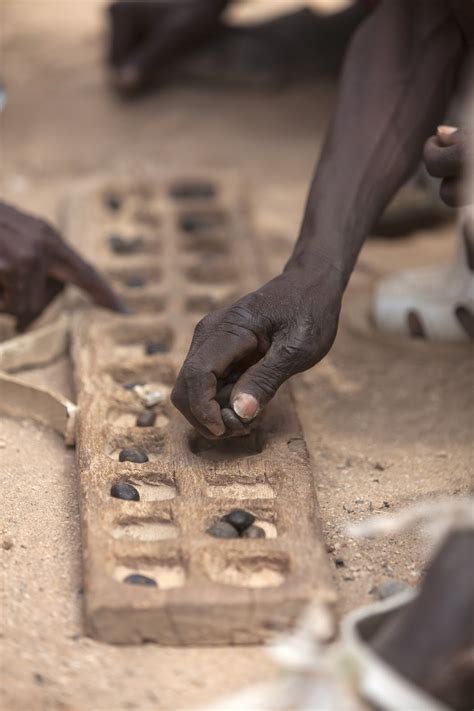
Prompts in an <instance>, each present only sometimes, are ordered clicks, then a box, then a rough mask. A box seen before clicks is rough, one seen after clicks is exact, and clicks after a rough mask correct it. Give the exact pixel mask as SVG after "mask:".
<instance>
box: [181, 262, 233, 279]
mask: <svg viewBox="0 0 474 711" xmlns="http://www.w3.org/2000/svg"><path fill="white" fill-rule="evenodd" d="M186 275H187V277H188V279H189V280H190V281H193V282H195V283H196V284H229V283H232V282H234V283H235V282H236V281H237V272H236V270H235V269H234V267H233V266H231V265H230V264H227V263H226V262H223V261H219V262H216V261H213V262H208V263H201V264H193V265H192V266H190V267H188V268H187V270H186Z"/></svg>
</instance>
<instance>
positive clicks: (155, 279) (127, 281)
mask: <svg viewBox="0 0 474 711" xmlns="http://www.w3.org/2000/svg"><path fill="white" fill-rule="evenodd" d="M108 273H109V276H110V279H111V281H112V284H113V285H114V286H115V287H117V288H118V289H120V290H124V291H125V292H126V293H131V294H133V293H136V292H137V291H138V290H140V289H145V288H152V287H154V286H157V284H159V283H160V281H161V270H160V269H159V267H157V266H150V264H147V262H146V261H143V260H142V261H141V262H140V263H137V264H135V265H134V266H123V267H121V268H120V269H118V268H109V269H108Z"/></svg>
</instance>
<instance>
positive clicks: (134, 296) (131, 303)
mask: <svg viewBox="0 0 474 711" xmlns="http://www.w3.org/2000/svg"><path fill="white" fill-rule="evenodd" d="M117 291H118V293H119V294H120V296H121V297H122V298H123V301H124V302H125V305H126V306H127V308H128V309H129V310H130V311H131V312H132V313H144V314H157V313H160V312H161V311H164V310H165V309H166V297H165V296H164V294H152V293H150V292H149V290H147V293H136V290H132V289H118V290H117Z"/></svg>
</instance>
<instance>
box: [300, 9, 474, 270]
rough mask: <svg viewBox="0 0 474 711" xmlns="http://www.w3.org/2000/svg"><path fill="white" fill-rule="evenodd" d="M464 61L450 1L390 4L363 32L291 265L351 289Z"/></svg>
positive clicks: (354, 45)
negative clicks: (325, 266) (318, 264)
mask: <svg viewBox="0 0 474 711" xmlns="http://www.w3.org/2000/svg"><path fill="white" fill-rule="evenodd" d="M461 55H462V40H461V35H460V31H459V28H458V27H457V25H456V22H455V20H454V18H453V17H452V14H451V11H450V9H449V3H448V2H446V0H419V1H418V2H416V3H413V2H411V1H410V0H386V1H385V2H382V3H381V4H380V6H379V7H378V9H376V10H375V11H374V12H373V13H372V15H371V16H370V17H369V18H368V19H367V20H366V21H365V22H364V23H363V24H362V26H361V27H360V29H359V30H358V31H357V32H356V34H355V36H354V38H353V41H352V44H351V46H350V48H349V52H348V55H347V58H346V62H345V66H344V71H343V75H342V80H341V89H340V95H339V100H338V103H337V109H336V112H335V115H334V118H333V121H332V123H331V127H330V130H329V134H328V137H327V139H326V142H325V144H324V148H323V151H322V154H321V158H320V161H319V164H318V168H317V171H316V175H315V178H314V180H313V184H312V186H311V190H310V193H309V198H308V203H307V207H306V212H305V216H304V221H303V225H302V228H301V234H300V238H299V240H298V242H297V245H296V248H295V250H294V254H293V256H292V259H291V260H290V265H291V264H295V263H298V262H299V261H301V260H303V261H306V260H308V259H309V260H310V261H318V259H320V258H322V259H324V260H326V261H329V262H330V263H331V264H332V265H333V266H335V267H337V268H338V269H340V270H341V271H342V272H343V275H344V279H345V280H347V279H348V278H349V276H350V274H351V272H352V269H353V267H354V263H355V261H356V258H357V255H358V253H359V250H360V248H361V246H362V244H363V242H364V240H365V238H366V236H367V234H368V233H369V231H370V229H371V228H372V227H373V225H374V223H375V221H376V219H377V218H378V217H379V216H380V214H381V212H382V211H383V209H384V207H385V206H386V204H387V203H388V201H389V200H390V198H391V197H392V195H393V194H394V192H395V191H396V190H397V188H398V187H399V186H400V185H401V184H402V183H403V182H404V181H405V180H406V178H407V177H409V175H410V173H411V172H412V171H413V170H414V168H415V167H416V164H417V162H418V161H419V160H420V158H421V154H422V149H423V145H424V142H425V141H426V139H427V137H428V136H430V135H431V134H432V133H434V132H435V128H436V126H437V124H438V123H439V122H440V120H441V119H442V118H443V114H444V111H445V109H446V105H447V102H448V99H449V97H450V95H451V92H452V88H453V83H454V81H455V77H456V74H457V70H458V68H459V63H460V59H461Z"/></svg>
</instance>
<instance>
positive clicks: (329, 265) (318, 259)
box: [283, 244, 348, 297]
mask: <svg viewBox="0 0 474 711" xmlns="http://www.w3.org/2000/svg"><path fill="white" fill-rule="evenodd" d="M283 271H284V273H295V272H297V273H298V276H299V278H300V279H301V283H302V284H304V283H308V282H309V283H312V284H314V285H315V286H318V287H320V285H321V282H324V283H325V284H326V285H327V288H328V290H329V291H330V292H331V293H333V294H334V295H335V296H337V295H339V296H340V297H342V295H343V293H344V290H345V288H346V285H347V281H348V277H346V274H345V270H344V267H343V265H342V264H340V263H339V262H338V260H337V259H334V258H333V257H332V255H329V254H327V253H326V252H325V251H324V250H322V249H320V248H317V247H314V246H307V247H306V248H301V246H300V245H299V244H297V246H296V247H295V250H294V251H293V254H292V255H291V257H290V259H289V260H288V262H287V264H286V265H285V268H284V270H283Z"/></svg>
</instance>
